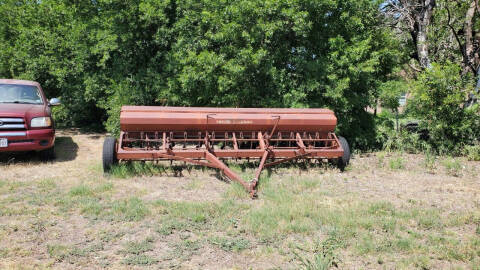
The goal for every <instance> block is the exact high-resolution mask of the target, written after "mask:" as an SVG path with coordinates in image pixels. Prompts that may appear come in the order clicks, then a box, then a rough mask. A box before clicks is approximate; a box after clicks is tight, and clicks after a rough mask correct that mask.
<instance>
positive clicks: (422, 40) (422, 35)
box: [414, 0, 435, 69]
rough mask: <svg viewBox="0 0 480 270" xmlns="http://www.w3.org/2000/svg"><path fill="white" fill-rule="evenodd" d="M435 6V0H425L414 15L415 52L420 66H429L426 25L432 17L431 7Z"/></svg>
mask: <svg viewBox="0 0 480 270" xmlns="http://www.w3.org/2000/svg"><path fill="white" fill-rule="evenodd" d="M434 7H435V0H425V1H424V2H423V6H422V8H421V11H420V12H418V13H417V14H416V16H415V24H416V27H414V28H416V29H414V31H416V35H415V36H416V45H417V54H418V61H419V62H420V66H421V67H422V68H424V69H425V68H430V67H431V63H430V57H429V55H428V40H427V33H428V26H429V25H430V22H431V19H432V13H433V9H434Z"/></svg>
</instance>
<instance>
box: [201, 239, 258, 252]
mask: <svg viewBox="0 0 480 270" xmlns="http://www.w3.org/2000/svg"><path fill="white" fill-rule="evenodd" d="M208 241H209V242H210V243H211V244H212V245H215V246H218V247H219V248H221V249H223V250H225V251H241V250H244V249H247V248H249V247H250V241H248V240H247V239H244V238H241V237H239V238H227V237H212V238H210V239H209V240H208Z"/></svg>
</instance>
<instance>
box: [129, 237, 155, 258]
mask: <svg viewBox="0 0 480 270" xmlns="http://www.w3.org/2000/svg"><path fill="white" fill-rule="evenodd" d="M153 240H154V239H153V238H152V237H147V238H146V239H145V240H143V241H141V242H137V241H131V242H127V243H126V244H125V246H124V250H123V251H122V253H127V254H134V255H139V254H142V253H145V252H147V251H151V250H153V244H152V243H153Z"/></svg>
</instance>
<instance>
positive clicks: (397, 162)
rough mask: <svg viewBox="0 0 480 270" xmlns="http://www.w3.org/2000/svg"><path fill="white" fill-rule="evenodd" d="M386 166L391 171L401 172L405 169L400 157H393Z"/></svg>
mask: <svg viewBox="0 0 480 270" xmlns="http://www.w3.org/2000/svg"><path fill="white" fill-rule="evenodd" d="M388 165H389V167H390V169H391V170H402V169H405V161H404V160H403V158H402V157H395V158H392V159H390V161H389V162H388Z"/></svg>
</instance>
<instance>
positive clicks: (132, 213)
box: [112, 197, 150, 221]
mask: <svg viewBox="0 0 480 270" xmlns="http://www.w3.org/2000/svg"><path fill="white" fill-rule="evenodd" d="M112 212H113V214H114V215H115V216H116V217H118V218H119V219H122V220H124V221H139V220H142V219H143V218H145V216H147V215H148V214H150V210H149V209H148V208H147V206H146V205H145V203H144V202H143V201H142V200H140V199H139V198H136V197H132V198H129V199H126V200H125V199H123V200H119V201H115V202H114V203H113V206H112Z"/></svg>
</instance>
